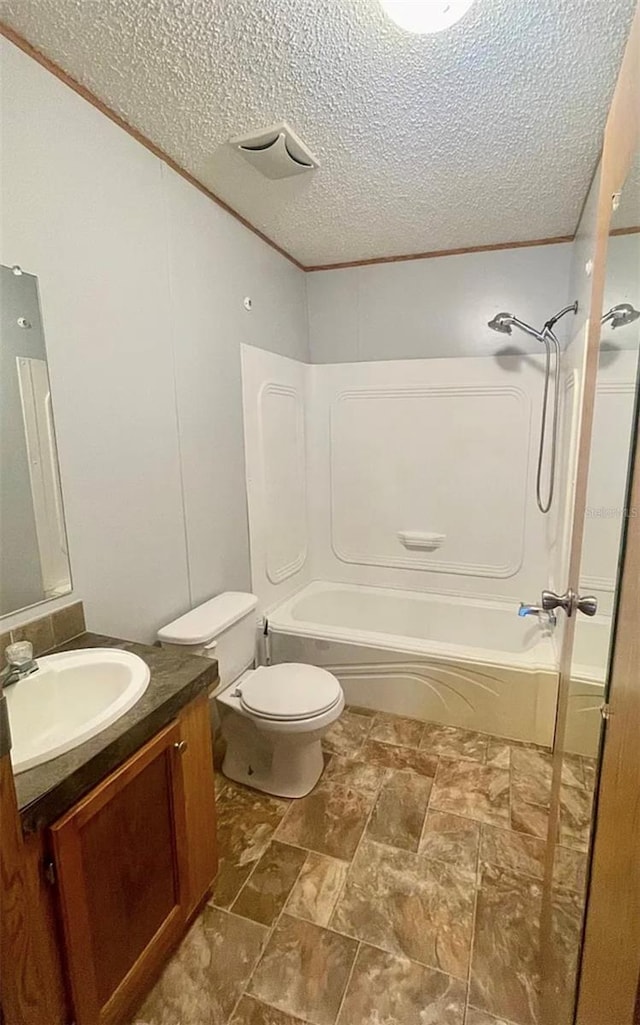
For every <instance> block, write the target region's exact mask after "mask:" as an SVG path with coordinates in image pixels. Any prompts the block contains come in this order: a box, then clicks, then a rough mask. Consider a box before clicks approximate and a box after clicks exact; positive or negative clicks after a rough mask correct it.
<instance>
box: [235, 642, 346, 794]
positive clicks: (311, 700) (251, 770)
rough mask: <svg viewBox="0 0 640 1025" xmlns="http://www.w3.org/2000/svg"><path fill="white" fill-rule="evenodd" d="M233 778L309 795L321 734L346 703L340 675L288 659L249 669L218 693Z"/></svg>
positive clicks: (318, 763) (319, 758)
mask: <svg viewBox="0 0 640 1025" xmlns="http://www.w3.org/2000/svg"><path fill="white" fill-rule="evenodd" d="M217 703H218V707H219V709H220V718H221V721H222V733H223V736H224V738H225V740H226V741H227V750H226V753H225V757H224V762H223V764H222V771H223V773H224V774H225V776H228V777H229V779H233V780H235V781H236V782H238V783H244V784H245V785H246V786H250V787H255V788H256V789H258V790H263V791H265V792H266V793H269V794H276V795H277V796H278V797H304V795H305V794H308V793H309V791H310V790H312V789H313V787H314V786H315V784H316V783H317V782H318V779H319V778H320V775H321V773H322V769H323V767H324V760H323V755H322V746H321V739H322V737H323V736H324V734H325V733H326V732H327V730H328V729H329V727H330V726H331V725H332V723H334V722H335V721H336V719H337V718H338V717H339V715H340V713H341V712H342V710H343V708H344V694H343V692H342V687H341V686H340V684H339V683H338V681H337V680H336V678H335V676H332V674H331V673H328V672H327V671H326V670H324V669H319V668H317V667H316V666H308V665H299V664H297V663H292V662H289V663H284V664H282V665H275V666H268V667H265V666H261V667H259V668H258V669H254V670H250V671H249V672H247V673H245V674H244V675H243V676H242V677H241V678H240V679H239V680H238V681H237V683H235V684H232V685H231V686H230V687H228V688H227V689H226V690H224V691H222V692H221V693H220V694H218V697H217Z"/></svg>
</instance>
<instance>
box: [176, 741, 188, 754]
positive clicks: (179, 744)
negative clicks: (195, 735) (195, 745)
mask: <svg viewBox="0 0 640 1025" xmlns="http://www.w3.org/2000/svg"><path fill="white" fill-rule="evenodd" d="M173 746H174V748H175V749H176V751H177V752H178V754H180V755H181V754H184V752H185V751H186V750H187V742H186V740H177V741H176V742H175V744H174V745H173Z"/></svg>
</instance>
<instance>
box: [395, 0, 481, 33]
mask: <svg viewBox="0 0 640 1025" xmlns="http://www.w3.org/2000/svg"><path fill="white" fill-rule="evenodd" d="M472 4H473V0H380V5H381V7H382V9H383V10H384V12H385V14H387V15H388V16H389V17H390V18H391V20H392V21H395V23H396V25H399V26H400V28H403V29H405V30H406V31H407V32H420V33H428V32H441V31H442V30H443V29H445V28H449V27H450V26H451V25H455V23H456V21H460V18H462V17H463V16H464V15H465V14H466V13H467V11H468V10H469V8H470V7H471V5H472Z"/></svg>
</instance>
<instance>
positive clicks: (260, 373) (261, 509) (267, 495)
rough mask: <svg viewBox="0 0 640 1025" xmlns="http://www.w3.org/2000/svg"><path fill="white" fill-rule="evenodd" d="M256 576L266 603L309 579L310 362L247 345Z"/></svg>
mask: <svg viewBox="0 0 640 1025" xmlns="http://www.w3.org/2000/svg"><path fill="white" fill-rule="evenodd" d="M241 358H242V393H243V407H244V437H245V466H246V481H247V502H248V509H249V523H250V537H251V545H250V550H251V576H252V581H253V589H254V591H255V593H256V594H258V596H259V597H260V601H261V606H262V607H263V608H265V607H269V606H271V605H273V604H275V603H277V602H279V601H283V600H284V599H285V598H286V597H287V596H288V595H290V594H291V593H292V592H293V591H295V590H296V589H298V588H300V587H303V586H304V584H306V583H308V582H309V580H310V579H311V576H310V562H309V524H308V518H309V505H310V503H309V497H308V488H309V483H310V482H309V478H308V471H307V466H308V458H307V434H308V430H307V415H308V414H307V410H308V406H309V396H308V392H309V389H310V387H311V385H312V380H311V377H310V371H311V370H312V368H311V367H309V366H308V365H307V364H306V363H301V362H300V361H298V360H295V359H287V358H285V357H284V356H277V355H275V354H274V353H269V352H264V351H262V350H259V349H255V348H253V347H252V346H249V345H243V346H242V352H241Z"/></svg>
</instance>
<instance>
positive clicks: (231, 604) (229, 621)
mask: <svg viewBox="0 0 640 1025" xmlns="http://www.w3.org/2000/svg"><path fill="white" fill-rule="evenodd" d="M257 604H258V599H257V598H256V596H255V594H245V593H244V592H243V591H225V593H224V594H218V595H217V596H216V597H215V598H211V599H210V600H209V601H206V602H204V604H203V605H198V607H197V608H195V609H192V610H191V612H186V613H185V615H184V616H180V618H179V619H174V621H173V623H168V624H167V626H163V627H162V630H158V640H159V641H165V642H167V643H168V644H205V643H207V642H208V641H212V640H213V639H214V637H218V636H219V634H221V633H222V632H223V631H224V630H227V629H228V628H229V627H230V626H233V624H234V623H237V622H238V620H239V619H242V618H243V617H244V616H246V615H248V614H249V613H250V612H253V610H254V609H255V607H256V605H257Z"/></svg>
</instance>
